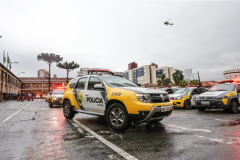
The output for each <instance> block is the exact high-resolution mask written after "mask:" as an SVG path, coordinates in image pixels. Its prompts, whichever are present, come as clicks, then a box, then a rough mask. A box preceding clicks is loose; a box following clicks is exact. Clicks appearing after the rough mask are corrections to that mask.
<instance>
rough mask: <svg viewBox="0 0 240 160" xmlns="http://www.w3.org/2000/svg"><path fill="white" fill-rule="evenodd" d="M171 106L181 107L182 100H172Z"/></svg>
mask: <svg viewBox="0 0 240 160" xmlns="http://www.w3.org/2000/svg"><path fill="white" fill-rule="evenodd" d="M172 102H173V106H174V107H176V108H180V107H183V101H182V100H172Z"/></svg>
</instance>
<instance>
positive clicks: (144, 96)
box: [136, 93, 152, 103]
mask: <svg viewBox="0 0 240 160" xmlns="http://www.w3.org/2000/svg"><path fill="white" fill-rule="evenodd" d="M136 97H137V99H138V100H139V101H140V102H145V103H150V102H152V99H151V96H150V95H149V94H141V93H137V94H136Z"/></svg>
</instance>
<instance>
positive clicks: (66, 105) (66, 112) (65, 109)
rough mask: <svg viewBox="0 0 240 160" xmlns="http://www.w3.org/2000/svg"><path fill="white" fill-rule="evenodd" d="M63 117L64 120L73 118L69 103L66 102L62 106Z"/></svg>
mask: <svg viewBox="0 0 240 160" xmlns="http://www.w3.org/2000/svg"><path fill="white" fill-rule="evenodd" d="M63 115H64V117H65V118H66V119H72V118H73V117H74V116H75V112H74V111H73V109H72V107H71V103H70V102H69V101H66V102H65V103H64V104H63Z"/></svg>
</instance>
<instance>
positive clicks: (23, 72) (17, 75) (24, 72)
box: [16, 72, 25, 76]
mask: <svg viewBox="0 0 240 160" xmlns="http://www.w3.org/2000/svg"><path fill="white" fill-rule="evenodd" d="M21 73H25V72H20V73H18V74H17V75H16V76H18V75H19V74H21Z"/></svg>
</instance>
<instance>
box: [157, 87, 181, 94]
mask: <svg viewBox="0 0 240 160" xmlns="http://www.w3.org/2000/svg"><path fill="white" fill-rule="evenodd" d="M159 90H160V91H165V92H167V93H168V94H173V93H174V92H176V91H177V90H179V88H172V87H171V88H169V87H164V88H159Z"/></svg>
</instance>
